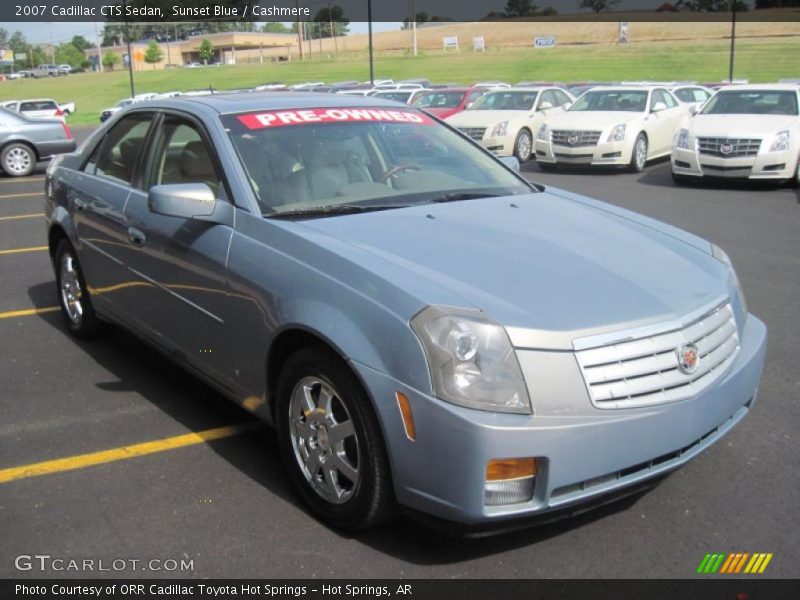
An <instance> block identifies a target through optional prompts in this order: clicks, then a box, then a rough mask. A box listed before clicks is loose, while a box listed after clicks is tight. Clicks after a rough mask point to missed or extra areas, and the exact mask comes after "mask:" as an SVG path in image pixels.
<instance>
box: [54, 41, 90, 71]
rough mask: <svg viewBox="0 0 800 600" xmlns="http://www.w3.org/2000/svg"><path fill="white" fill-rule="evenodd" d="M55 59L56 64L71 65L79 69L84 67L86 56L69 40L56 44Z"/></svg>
mask: <svg viewBox="0 0 800 600" xmlns="http://www.w3.org/2000/svg"><path fill="white" fill-rule="evenodd" d="M55 59H56V64H59V65H69V66H70V67H72V68H73V69H77V68H79V67H83V63H84V61H85V60H86V57H85V56H84V54H83V52H81V51H80V50H78V49H77V48H76V47H75V46H73V45H72V43H71V42H67V43H65V44H59V45H58V46H56V51H55Z"/></svg>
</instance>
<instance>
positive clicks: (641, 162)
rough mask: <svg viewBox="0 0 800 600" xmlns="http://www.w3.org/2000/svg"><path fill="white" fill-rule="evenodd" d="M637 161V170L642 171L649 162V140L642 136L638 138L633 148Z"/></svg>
mask: <svg viewBox="0 0 800 600" xmlns="http://www.w3.org/2000/svg"><path fill="white" fill-rule="evenodd" d="M633 152H634V159H635V161H636V170H637V171H642V170H643V169H644V167H645V164H647V140H645V139H644V138H643V137H640V138H639V139H637V140H636V147H635V148H634V149H633Z"/></svg>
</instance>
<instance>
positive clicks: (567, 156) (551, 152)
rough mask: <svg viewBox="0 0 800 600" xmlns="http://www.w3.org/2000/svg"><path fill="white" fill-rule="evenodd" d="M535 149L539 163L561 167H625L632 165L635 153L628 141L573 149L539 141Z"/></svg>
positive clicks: (536, 142) (535, 143) (602, 143)
mask: <svg viewBox="0 0 800 600" xmlns="http://www.w3.org/2000/svg"><path fill="white" fill-rule="evenodd" d="M604 133H605V132H604ZM601 139H602V138H601ZM534 147H535V149H536V160H537V162H541V163H548V164H560V165H561V164H563V165H598V166H599V165H616V166H624V165H628V164H630V162H631V152H632V151H633V146H632V144H630V143H628V142H627V141H626V140H623V141H621V142H600V143H598V144H596V145H594V146H576V147H573V146H559V145H556V144H553V143H552V142H550V141H547V140H538V139H537V140H536V141H535V142H534Z"/></svg>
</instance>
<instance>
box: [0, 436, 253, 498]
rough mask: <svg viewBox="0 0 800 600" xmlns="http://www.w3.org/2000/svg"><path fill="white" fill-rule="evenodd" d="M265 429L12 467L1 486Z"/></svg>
mask: <svg viewBox="0 0 800 600" xmlns="http://www.w3.org/2000/svg"><path fill="white" fill-rule="evenodd" d="M264 427H265V425H264V424H263V423H244V424H242V425H231V426H228V427H217V428H215V429H206V430H204V431H198V432H194V433H186V434H184V435H176V436H174V437H168V438H162V439H160V440H153V441H151V442H144V443H141V444H134V445H132V446H120V447H119V448H112V449H110V450H102V451H100V452H91V453H89V454H78V455H76V456H68V457H66V458H58V459H55V460H47V461H44V462H39V463H33V464H30V465H24V466H21V467H11V468H9V469H2V470H0V483H8V482H9V481H15V480H17V479H27V478H28V477H38V476H40V475H49V474H51V473H61V472H63V471H74V470H75V469H83V468H86V467H91V466H94V465H100V464H103V463H109V462H114V461H118V460H126V459H128V458H136V457H137V456H145V455H147V454H155V453H156V452H165V451H167V450H175V449H177V448H183V447H185V446H194V445H196V444H203V443H207V442H212V441H214V440H221V439H223V438H228V437H232V436H235V435H241V434H243V433H249V432H251V431H256V430H258V429H263V428H264Z"/></svg>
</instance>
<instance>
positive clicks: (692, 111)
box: [689, 104, 701, 115]
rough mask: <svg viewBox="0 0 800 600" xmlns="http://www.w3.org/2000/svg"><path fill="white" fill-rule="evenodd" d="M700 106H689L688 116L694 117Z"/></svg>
mask: <svg viewBox="0 0 800 600" xmlns="http://www.w3.org/2000/svg"><path fill="white" fill-rule="evenodd" d="M700 106H701V105H700V104H690V105H689V114H691V115H696V114H697V113H699V112H700Z"/></svg>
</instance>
